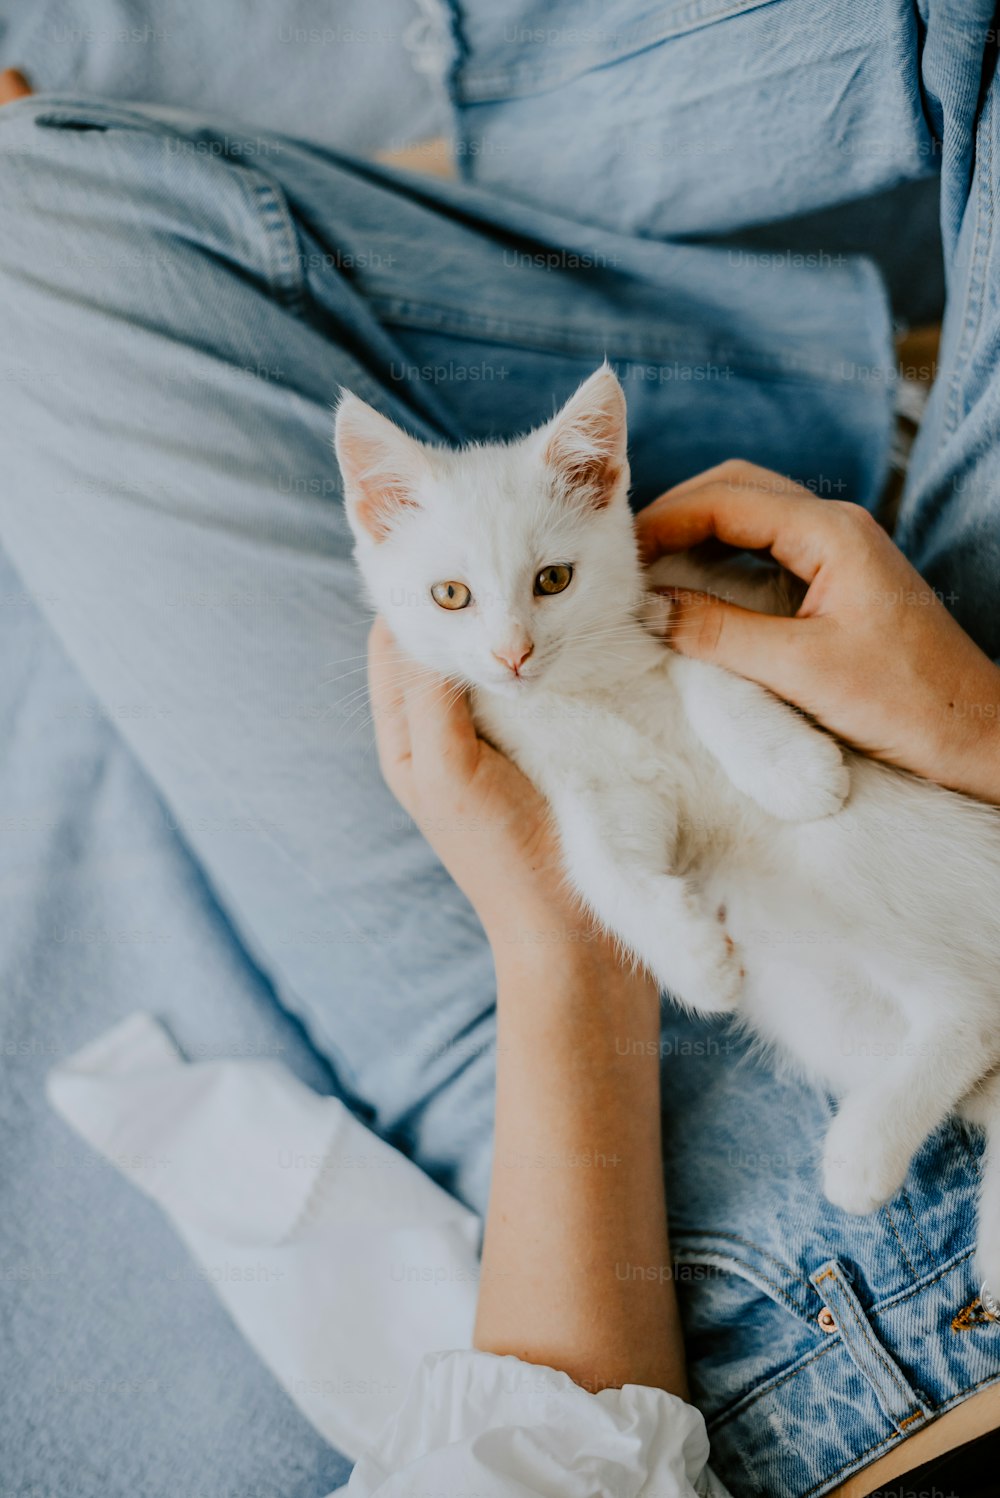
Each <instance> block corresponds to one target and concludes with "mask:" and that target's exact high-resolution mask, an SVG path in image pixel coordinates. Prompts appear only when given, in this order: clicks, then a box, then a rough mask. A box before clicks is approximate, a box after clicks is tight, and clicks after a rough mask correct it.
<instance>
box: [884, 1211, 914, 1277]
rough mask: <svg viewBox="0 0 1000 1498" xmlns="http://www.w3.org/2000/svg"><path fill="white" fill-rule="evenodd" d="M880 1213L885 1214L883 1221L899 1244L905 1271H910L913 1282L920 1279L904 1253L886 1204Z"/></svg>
mask: <svg viewBox="0 0 1000 1498" xmlns="http://www.w3.org/2000/svg"><path fill="white" fill-rule="evenodd" d="M882 1211H883V1212H884V1214H885V1220H886V1222H887V1223H888V1224H889V1227H890V1228H891V1229H892V1236H893V1237H894V1238H895V1240H896V1242H897V1243H898V1244H899V1252H900V1254H901V1255H902V1258H903V1261H904V1263H905V1264H906V1267H907V1269H908V1270H909V1271H910V1274H911V1275H912V1276H913V1278H914V1279H915V1280H918V1279H919V1278H920V1275H919V1274H918V1273H917V1270H916V1266H915V1265H914V1263H913V1261H912V1259H911V1258H910V1256H909V1254H908V1253H907V1252H906V1249H905V1247H904V1246H903V1240H902V1238H901V1237H900V1234H899V1229H898V1228H897V1227H896V1219H895V1218H894V1217H893V1215H892V1210H891V1208H890V1206H889V1203H888V1202H886V1204H885V1206H884V1207H883V1208H882Z"/></svg>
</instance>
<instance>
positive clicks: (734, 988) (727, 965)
mask: <svg viewBox="0 0 1000 1498" xmlns="http://www.w3.org/2000/svg"><path fill="white" fill-rule="evenodd" d="M665 941H666V942H667V943H669V951H667V952H665V953H664V961H663V962H662V963H660V964H658V965H657V968H656V972H657V976H658V977H659V978H660V982H661V983H662V985H663V987H664V988H666V989H668V990H669V992H670V993H672V994H673V995H674V997H675V998H677V999H680V1000H681V1001H682V1002H683V1003H685V1004H687V1006H688V1008H690V1009H695V1010H697V1012H698V1013H699V1014H729V1013H730V1012H731V1011H732V1010H733V1009H735V1008H736V1007H737V1005H738V1004H739V1001H740V995H741V994H742V992H743V980H744V977H745V974H744V971H743V964H742V962H741V960H740V956H739V953H738V952H737V950H736V947H735V945H734V943H733V939H732V937H731V936H727V935H726V933H725V932H724V931H722V930H721V929H720V928H719V927H718V926H712V925H710V924H709V923H708V922H706V923H705V925H704V929H699V930H698V931H697V932H690V931H689V933H688V937H687V940H686V942H685V944H684V950H683V951H681V950H680V949H679V943H678V942H677V941H676V940H674V941H673V942H670V935H669V932H668V933H667V934H666V938H665Z"/></svg>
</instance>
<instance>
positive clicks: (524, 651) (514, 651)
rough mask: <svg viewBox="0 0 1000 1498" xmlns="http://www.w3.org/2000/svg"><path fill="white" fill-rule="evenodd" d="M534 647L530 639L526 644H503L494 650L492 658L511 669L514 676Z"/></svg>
mask: <svg viewBox="0 0 1000 1498" xmlns="http://www.w3.org/2000/svg"><path fill="white" fill-rule="evenodd" d="M534 648H535V645H534V641H532V640H529V641H528V643H527V644H526V645H524V644H520V645H504V646H502V647H501V648H500V649H499V650H494V652H493V659H494V660H495V661H499V662H500V664H501V665H502V666H506V667H507V669H508V670H509V671H513V673H514V675H515V676H516V675H517V673H518V672H519V671H520V669H521V667H522V666H523V665H524V663H525V661H526V660H527V659H528V656H529V655H530V654H531V652H532V651H533V650H534Z"/></svg>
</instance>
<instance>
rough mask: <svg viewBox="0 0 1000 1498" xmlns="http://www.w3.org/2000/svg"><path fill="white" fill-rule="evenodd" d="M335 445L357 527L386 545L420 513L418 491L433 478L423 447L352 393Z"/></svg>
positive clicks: (341, 411)
mask: <svg viewBox="0 0 1000 1498" xmlns="http://www.w3.org/2000/svg"><path fill="white" fill-rule="evenodd" d="M333 445H334V448H335V449H336V453H337V461H338V463H339V464H340V471H341V474H342V475H343V479H344V498H345V499H346V501H347V514H348V518H349V519H350V521H351V524H352V526H353V527H354V529H355V531H356V532H361V531H363V532H364V533H365V535H367V536H368V537H369V538H370V539H371V540H372V541H384V540H385V539H386V537H387V536H388V535H389V533H390V531H391V530H392V527H393V525H394V523H395V522H396V520H398V518H399V516H400V515H401V514H402V513H403V512H404V511H405V510H408V509H414V508H416V507H417V498H416V489H417V485H418V484H419V482H420V480H421V479H422V478H424V477H425V476H426V474H427V459H426V456H425V454H424V450H423V447H422V446H421V444H420V443H419V442H417V441H416V439H415V438H413V437H408V436H407V435H406V433H405V432H401V431H400V429H399V427H397V426H394V425H393V423H392V422H391V421H389V419H388V418H387V417H385V416H382V415H380V414H379V412H378V411H376V410H374V409H373V408H372V407H371V406H369V405H366V404H365V402H364V401H363V400H359V399H358V397H357V396H356V395H352V394H351V392H350V391H349V390H345V391H344V393H343V395H342V396H341V398H340V404H339V405H338V407H337V417H336V420H335V422H334V428H333Z"/></svg>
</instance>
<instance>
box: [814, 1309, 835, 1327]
mask: <svg viewBox="0 0 1000 1498" xmlns="http://www.w3.org/2000/svg"><path fill="white" fill-rule="evenodd" d="M816 1320H817V1321H818V1322H819V1324H820V1327H821V1328H822V1330H823V1331H825V1332H835V1331H836V1330H837V1318H836V1316H834V1314H833V1312H832V1311H831V1310H830V1307H829V1306H824V1307H823V1309H822V1310H821V1311H820V1313H819V1315H818V1316H817V1317H816Z"/></svg>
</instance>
